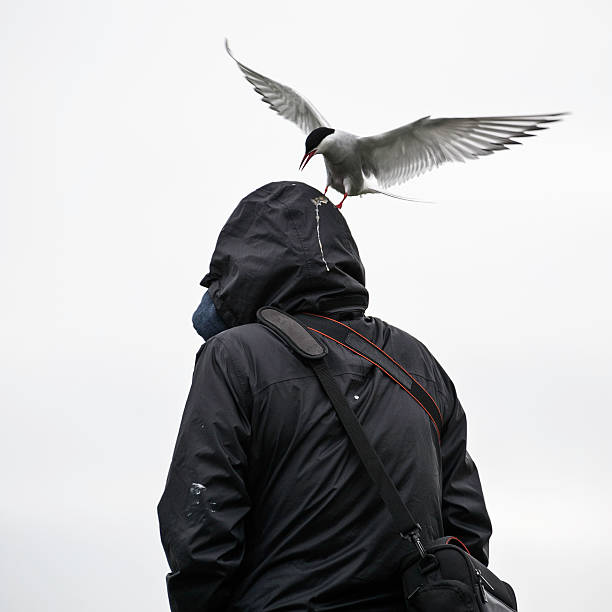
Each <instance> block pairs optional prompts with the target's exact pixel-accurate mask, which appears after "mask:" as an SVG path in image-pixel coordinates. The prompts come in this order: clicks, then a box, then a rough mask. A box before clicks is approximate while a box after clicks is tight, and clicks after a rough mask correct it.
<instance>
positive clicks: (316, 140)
mask: <svg viewBox="0 0 612 612" xmlns="http://www.w3.org/2000/svg"><path fill="white" fill-rule="evenodd" d="M334 131H335V130H333V129H332V128H328V127H318V128H316V129H314V130H312V132H310V134H308V137H307V138H306V153H305V154H304V157H303V158H302V163H301V164H300V170H303V169H304V168H305V167H306V164H307V163H308V162H309V161H310V159H311V158H312V157H313V156H314V155H316V154H317V153H323V151H322V150H321V149H322V148H323V147H324V146H325V145H324V144H323V141H324V140H325V139H326V138H327V137H328V136H330V135H331V134H333V133H334Z"/></svg>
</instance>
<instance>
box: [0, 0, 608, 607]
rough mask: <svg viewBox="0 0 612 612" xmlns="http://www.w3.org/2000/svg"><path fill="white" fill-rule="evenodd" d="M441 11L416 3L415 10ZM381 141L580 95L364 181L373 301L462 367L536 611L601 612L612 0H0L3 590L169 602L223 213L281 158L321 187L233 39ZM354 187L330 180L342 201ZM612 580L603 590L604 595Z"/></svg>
mask: <svg viewBox="0 0 612 612" xmlns="http://www.w3.org/2000/svg"><path fill="white" fill-rule="evenodd" d="M423 7H426V8H423ZM226 35H227V36H229V38H230V42H231V43H232V46H233V50H234V52H235V53H236V55H237V56H238V57H239V58H241V59H242V60H243V61H244V62H245V63H246V64H247V65H250V66H252V67H253V68H255V69H257V70H260V71H262V72H263V73H264V74H267V75H269V76H271V77H273V78H276V79H278V80H280V81H282V82H285V83H287V84H289V85H291V86H293V87H294V88H296V89H297V90H298V91H300V92H302V93H303V94H305V95H306V96H307V97H308V98H310V100H312V101H313V102H314V103H315V104H316V105H317V107H318V108H319V109H320V110H321V112H322V113H323V114H324V115H325V116H326V117H327V118H328V119H329V120H330V121H331V122H332V125H334V126H335V127H338V128H340V129H345V130H348V131H353V132H355V133H357V134H362V135H366V134H372V133H377V132H380V131H384V130H386V129H390V128H393V127H396V126H398V125H401V124H403V123H407V122H409V121H413V120H415V119H417V118H419V117H422V116H424V115H432V116H470V115H487V114H520V113H526V114H533V113H547V112H555V111H571V112H572V115H571V116H569V117H568V118H567V119H566V120H565V121H563V122H562V123H558V124H555V125H554V126H553V127H552V129H550V130H548V131H546V132H542V133H540V134H539V135H538V136H537V137H536V138H532V139H527V140H525V144H524V146H523V147H514V148H513V149H512V150H511V151H504V152H501V153H499V154H496V155H493V156H491V157H488V158H486V159H481V160H479V161H478V162H471V163H468V164H465V165H463V164H457V165H449V166H447V167H443V168H440V169H438V170H436V171H434V172H431V173H430V174H428V175H426V176H424V177H421V178H419V179H417V180H414V181H412V182H410V183H408V184H406V185H403V186H401V187H399V188H396V191H398V192H399V193H402V194H404V195H408V196H413V197H421V198H423V199H427V200H433V201H434V202H435V204H432V205H414V204H407V203H404V202H400V201H397V200H392V199H387V198H384V197H378V196H366V197H364V198H361V199H360V198H353V199H349V200H348V201H347V203H346V204H345V207H344V209H343V212H344V214H345V216H346V219H347V221H348V223H349V224H350V226H351V228H352V231H353V234H354V236H355V239H356V241H357V243H358V245H359V247H360V250H361V254H362V257H363V261H364V264H365V266H366V269H367V274H368V288H369V290H370V294H371V307H370V309H369V313H370V314H373V315H376V316H380V317H382V318H384V319H385V320H387V321H389V322H391V323H394V324H396V325H398V326H400V327H402V328H404V329H406V330H407V331H409V332H411V333H412V334H413V335H415V336H416V337H418V338H419V339H421V340H422V341H423V342H425V344H427V346H428V347H429V348H430V349H431V350H432V351H433V353H434V354H435V355H436V356H437V358H438V359H439V361H440V362H441V363H442V364H443V366H444V367H445V368H446V370H447V371H448V372H449V374H450V375H451V377H452V378H453V379H454V381H455V383H456V386H457V388H458V390H459V393H460V397H461V398H462V401H463V404H464V406H465V409H466V411H467V412H468V418H469V423H470V449H471V453H472V455H473V456H474V458H475V460H476V461H477V463H478V465H479V468H480V473H481V477H482V480H483V484H484V489H485V493H486V497H487V502H488V506H489V510H490V513H491V516H492V519H493V523H494V530H495V531H494V535H493V539H492V542H491V553H492V560H491V564H492V568H493V569H494V570H495V571H496V572H497V573H499V574H500V575H501V576H502V577H504V578H506V579H507V580H509V581H511V582H512V583H513V584H514V585H515V587H516V590H517V592H518V595H519V602H520V606H521V608H520V609H521V611H522V612H529V611H538V612H541V611H542V610H555V611H568V612H569V611H576V610H589V609H599V610H601V609H603V607H605V605H606V604H605V603H604V601H607V600H609V597H605V594H607V591H608V585H607V582H608V574H609V568H610V564H611V563H612V554H611V553H610V550H611V547H610V536H611V534H610V526H609V525H610V511H611V508H610V501H611V493H610V461H611V459H612V453H611V450H610V446H611V444H610V426H611V419H610V408H611V403H612V402H611V395H612V394H611V391H610V377H609V374H610V366H611V362H612V359H611V357H612V355H611V353H612V350H611V348H610V346H611V345H612V337H611V336H612V334H611V326H610V312H612V303H611V302H612V299H611V289H610V280H611V279H610V263H611V261H612V253H611V249H610V245H609V235H610V227H611V221H612V212H611V208H610V205H611V203H612V202H611V199H612V198H611V197H610V196H611V188H610V172H611V170H612V164H611V162H612V155H611V153H610V144H609V143H610V136H611V134H610V120H609V113H610V108H611V107H612V99H611V97H612V96H611V93H612V91H611V90H612V79H611V74H612V72H611V71H612V53H611V51H612V49H611V39H612V36H611V9H610V3H609V2H606V1H603V0H602V1H596V0H590V1H587V2H582V3H576V2H560V1H559V0H557V1H555V2H552V1H551V2H548V1H545V2H534V1H533V0H531V1H529V2H527V1H522V0H519V1H516V0H515V1H514V2H512V3H504V4H499V3H493V2H490V1H480V2H466V1H463V2H445V3H440V2H428V3H416V2H402V3H400V2H393V3H392V2H384V1H377V2H375V3H373V2H364V3H359V2H342V3H341V2H334V3H332V2H329V1H327V2H316V1H314V0H309V1H306V2H292V3H290V2H278V3H271V2H267V3H261V2H250V3H239V2H231V3H230V2H228V3H225V4H223V5H220V4H219V3H211V2H204V1H199V2H196V1H187V0H174V1H173V2H159V1H156V0H148V1H146V2H145V1H137V0H121V1H119V0H117V1H109V0H105V1H102V0H100V1H98V2H94V1H83V0H80V1H77V0H73V1H68V0H64V1H61V0H56V1H54V2H43V1H34V0H21V1H19V2H17V1H16V0H4V1H3V2H2V3H1V4H0V57H1V58H2V60H1V64H0V83H1V84H2V92H3V93H2V96H1V97H0V197H1V208H0V214H1V219H0V249H1V252H2V259H1V261H2V271H1V274H2V276H1V279H2V280H1V285H0V287H1V291H2V299H1V302H0V303H1V306H0V307H1V309H2V315H1V318H0V330H1V334H2V338H1V344H0V347H1V349H0V350H1V363H0V371H1V372H2V374H1V383H0V384H1V387H0V388H1V398H0V400H1V409H2V426H1V427H0V461H1V465H2V503H1V506H0V575H2V577H3V580H2V582H3V586H2V589H0V608H1V609H2V610H3V611H5V612H9V611H10V612H13V611H15V612H26V611H34V610H36V611H39V610H52V611H62V612H71V611H77V610H78V611H82V610H88V611H95V612H97V611H111V610H112V611H113V612H119V611H133V610H147V611H154V610H159V611H162V610H166V609H167V603H166V595H165V585H164V574H165V572H166V564H165V559H164V557H163V552H162V549H161V545H160V543H159V536H158V532H157V519H156V514H155V506H156V503H157V501H158V499H159V496H160V495H161V492H162V489H163V485H164V480H165V475H166V471H167V468H168V465H169V461H170V456H171V452H172V448H173V444H174V439H175V436H176V432H177V429H178V424H179V419H180V416H181V413H182V408H183V405H184V401H185V398H186V395H187V391H188V388H189V383H190V377H191V373H192V365H193V358H194V355H195V352H196V350H197V348H198V347H199V341H198V337H197V336H196V334H195V333H194V332H193V330H192V329H191V323H190V316H191V313H192V311H193V309H194V308H195V306H196V305H197V303H198V301H199V299H200V296H201V288H199V286H198V282H199V280H200V278H201V277H202V276H203V274H204V273H205V272H206V271H207V268H208V262H209V258H210V255H211V253H212V249H213V247H214V244H215V241H216V236H217V234H218V232H219V230H220V228H221V226H222V225H223V223H224V221H225V220H226V218H227V217H228V216H229V214H230V213H231V211H232V209H233V207H234V206H235V205H236V204H237V202H238V201H239V200H240V199H241V198H242V197H243V196H244V195H246V194H247V193H249V192H250V191H252V190H253V189H254V188H256V187H258V186H260V185H262V184H265V183H267V182H269V181H272V180H285V179H288V180H297V179H301V180H304V181H306V182H309V183H311V184H313V185H315V186H317V187H319V188H322V187H323V186H324V178H325V175H324V169H323V163H322V160H321V159H320V158H315V159H314V160H313V161H312V162H311V163H310V164H309V166H308V168H307V171H306V172H304V173H303V174H300V173H299V172H298V170H297V167H298V164H299V161H300V159H301V157H302V154H303V141H304V137H303V135H302V134H301V133H300V132H299V130H297V129H296V128H295V127H294V126H293V125H291V124H290V123H288V122H287V121H284V120H282V119H280V118H278V117H277V116H275V115H274V114H273V113H272V112H270V110H269V109H267V108H266V107H265V105H264V104H262V102H261V101H259V99H258V97H257V95H256V94H255V93H254V92H253V91H252V90H251V89H250V86H249V85H248V84H247V83H246V81H244V79H243V78H242V76H241V74H240V73H239V71H238V70H237V68H236V66H235V65H234V63H233V62H232V61H231V60H230V59H229V57H228V56H227V55H226V54H225V51H224V48H223V39H224V37H225V36H226ZM334 195H335V197H337V195H336V194H334ZM604 597H605V599H604Z"/></svg>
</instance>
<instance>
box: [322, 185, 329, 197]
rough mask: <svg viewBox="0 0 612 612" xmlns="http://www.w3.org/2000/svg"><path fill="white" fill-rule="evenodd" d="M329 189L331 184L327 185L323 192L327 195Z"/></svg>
mask: <svg viewBox="0 0 612 612" xmlns="http://www.w3.org/2000/svg"><path fill="white" fill-rule="evenodd" d="M328 189H329V185H327V187H325V191H324V192H323V195H327V190H328Z"/></svg>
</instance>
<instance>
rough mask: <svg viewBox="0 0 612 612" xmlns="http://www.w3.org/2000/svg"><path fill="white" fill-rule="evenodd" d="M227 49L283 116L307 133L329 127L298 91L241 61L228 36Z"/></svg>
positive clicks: (255, 85)
mask: <svg viewBox="0 0 612 612" xmlns="http://www.w3.org/2000/svg"><path fill="white" fill-rule="evenodd" d="M225 49H226V50H227V52H228V53H229V56H230V57H231V58H232V59H233V60H234V61H235V62H236V63H237V64H238V67H239V68H240V70H242V72H243V73H244V76H245V77H246V80H247V81H248V82H249V83H251V85H253V87H254V88H255V91H256V92H257V93H258V94H259V95H260V96H261V99H262V100H263V101H264V102H265V103H266V104H269V105H270V108H272V110H275V111H276V112H277V113H278V114H279V115H280V116H281V117H284V118H285V119H289V121H293V123H295V124H296V125H297V126H298V127H299V128H300V129H301V130H302V131H304V132H306V134H310V132H312V130H314V129H315V128H318V127H329V123H328V122H327V121H326V120H325V118H324V117H323V115H321V113H320V112H319V111H318V110H317V109H316V108H315V107H314V106H313V105H312V104H311V103H310V102H309V101H308V100H307V99H306V98H304V97H303V96H301V95H300V94H299V93H298V92H297V91H295V90H293V89H291V87H287V86H286V85H283V84H282V83H279V82H278V81H273V80H272V79H269V78H268V77H265V76H264V75H263V74H259V73H258V72H255V71H254V70H251V69H250V68H248V67H247V66H245V65H244V64H242V63H240V62H239V61H238V60H237V59H236V58H235V57H234V55H233V54H232V52H231V50H230V48H229V43H228V41H227V38H226V39H225Z"/></svg>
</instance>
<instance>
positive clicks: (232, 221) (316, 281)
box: [200, 181, 368, 327]
mask: <svg viewBox="0 0 612 612" xmlns="http://www.w3.org/2000/svg"><path fill="white" fill-rule="evenodd" d="M317 197H319V198H320V197H322V194H321V193H320V192H319V191H317V190H316V189H314V188H313V187H310V186H309V185H306V184H304V183H292V182H288V181H283V182H278V183H270V184H268V185H264V186H263V187H260V188H259V189H257V190H255V191H254V192H253V193H251V194H249V195H248V196H246V197H245V198H244V199H243V200H242V201H241V202H240V204H238V206H237V207H236V209H235V210H234V212H233V213H232V215H231V216H230V218H229V219H228V221H227V223H226V224H225V226H224V227H223V229H222V230H221V233H220V235H219V239H218V240H217V245H216V247H215V251H214V253H213V256H212V259H211V262H210V272H209V273H208V274H207V275H206V276H205V277H204V278H203V279H202V282H201V283H200V284H201V285H203V286H204V287H208V288H209V293H210V296H211V298H212V301H213V303H214V305H215V308H216V309H217V311H218V313H219V315H220V316H221V318H222V319H223V320H224V321H225V323H226V324H227V325H228V326H230V327H233V326H236V325H242V324H244V323H252V322H254V321H255V320H256V313H257V310H258V309H259V308H261V307H262V306H276V307H277V308H281V309H283V310H285V311H287V312H290V313H291V312H294V313H295V312H314V313H323V312H334V311H348V310H359V311H361V312H363V311H365V309H366V308H367V306H368V292H367V290H366V288H365V271H364V268H363V264H362V263H361V259H360V257H359V251H358V249H357V245H356V244H355V241H354V240H353V237H352V235H351V232H350V230H349V228H348V225H347V224H346V221H345V220H344V217H343V216H342V213H341V212H340V211H339V210H337V209H336V207H335V206H334V205H333V204H332V203H331V202H324V203H323V204H320V205H317V204H316V203H315V201H314V200H315V198H317ZM317 220H318V223H317ZM319 237H320V241H319Z"/></svg>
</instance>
